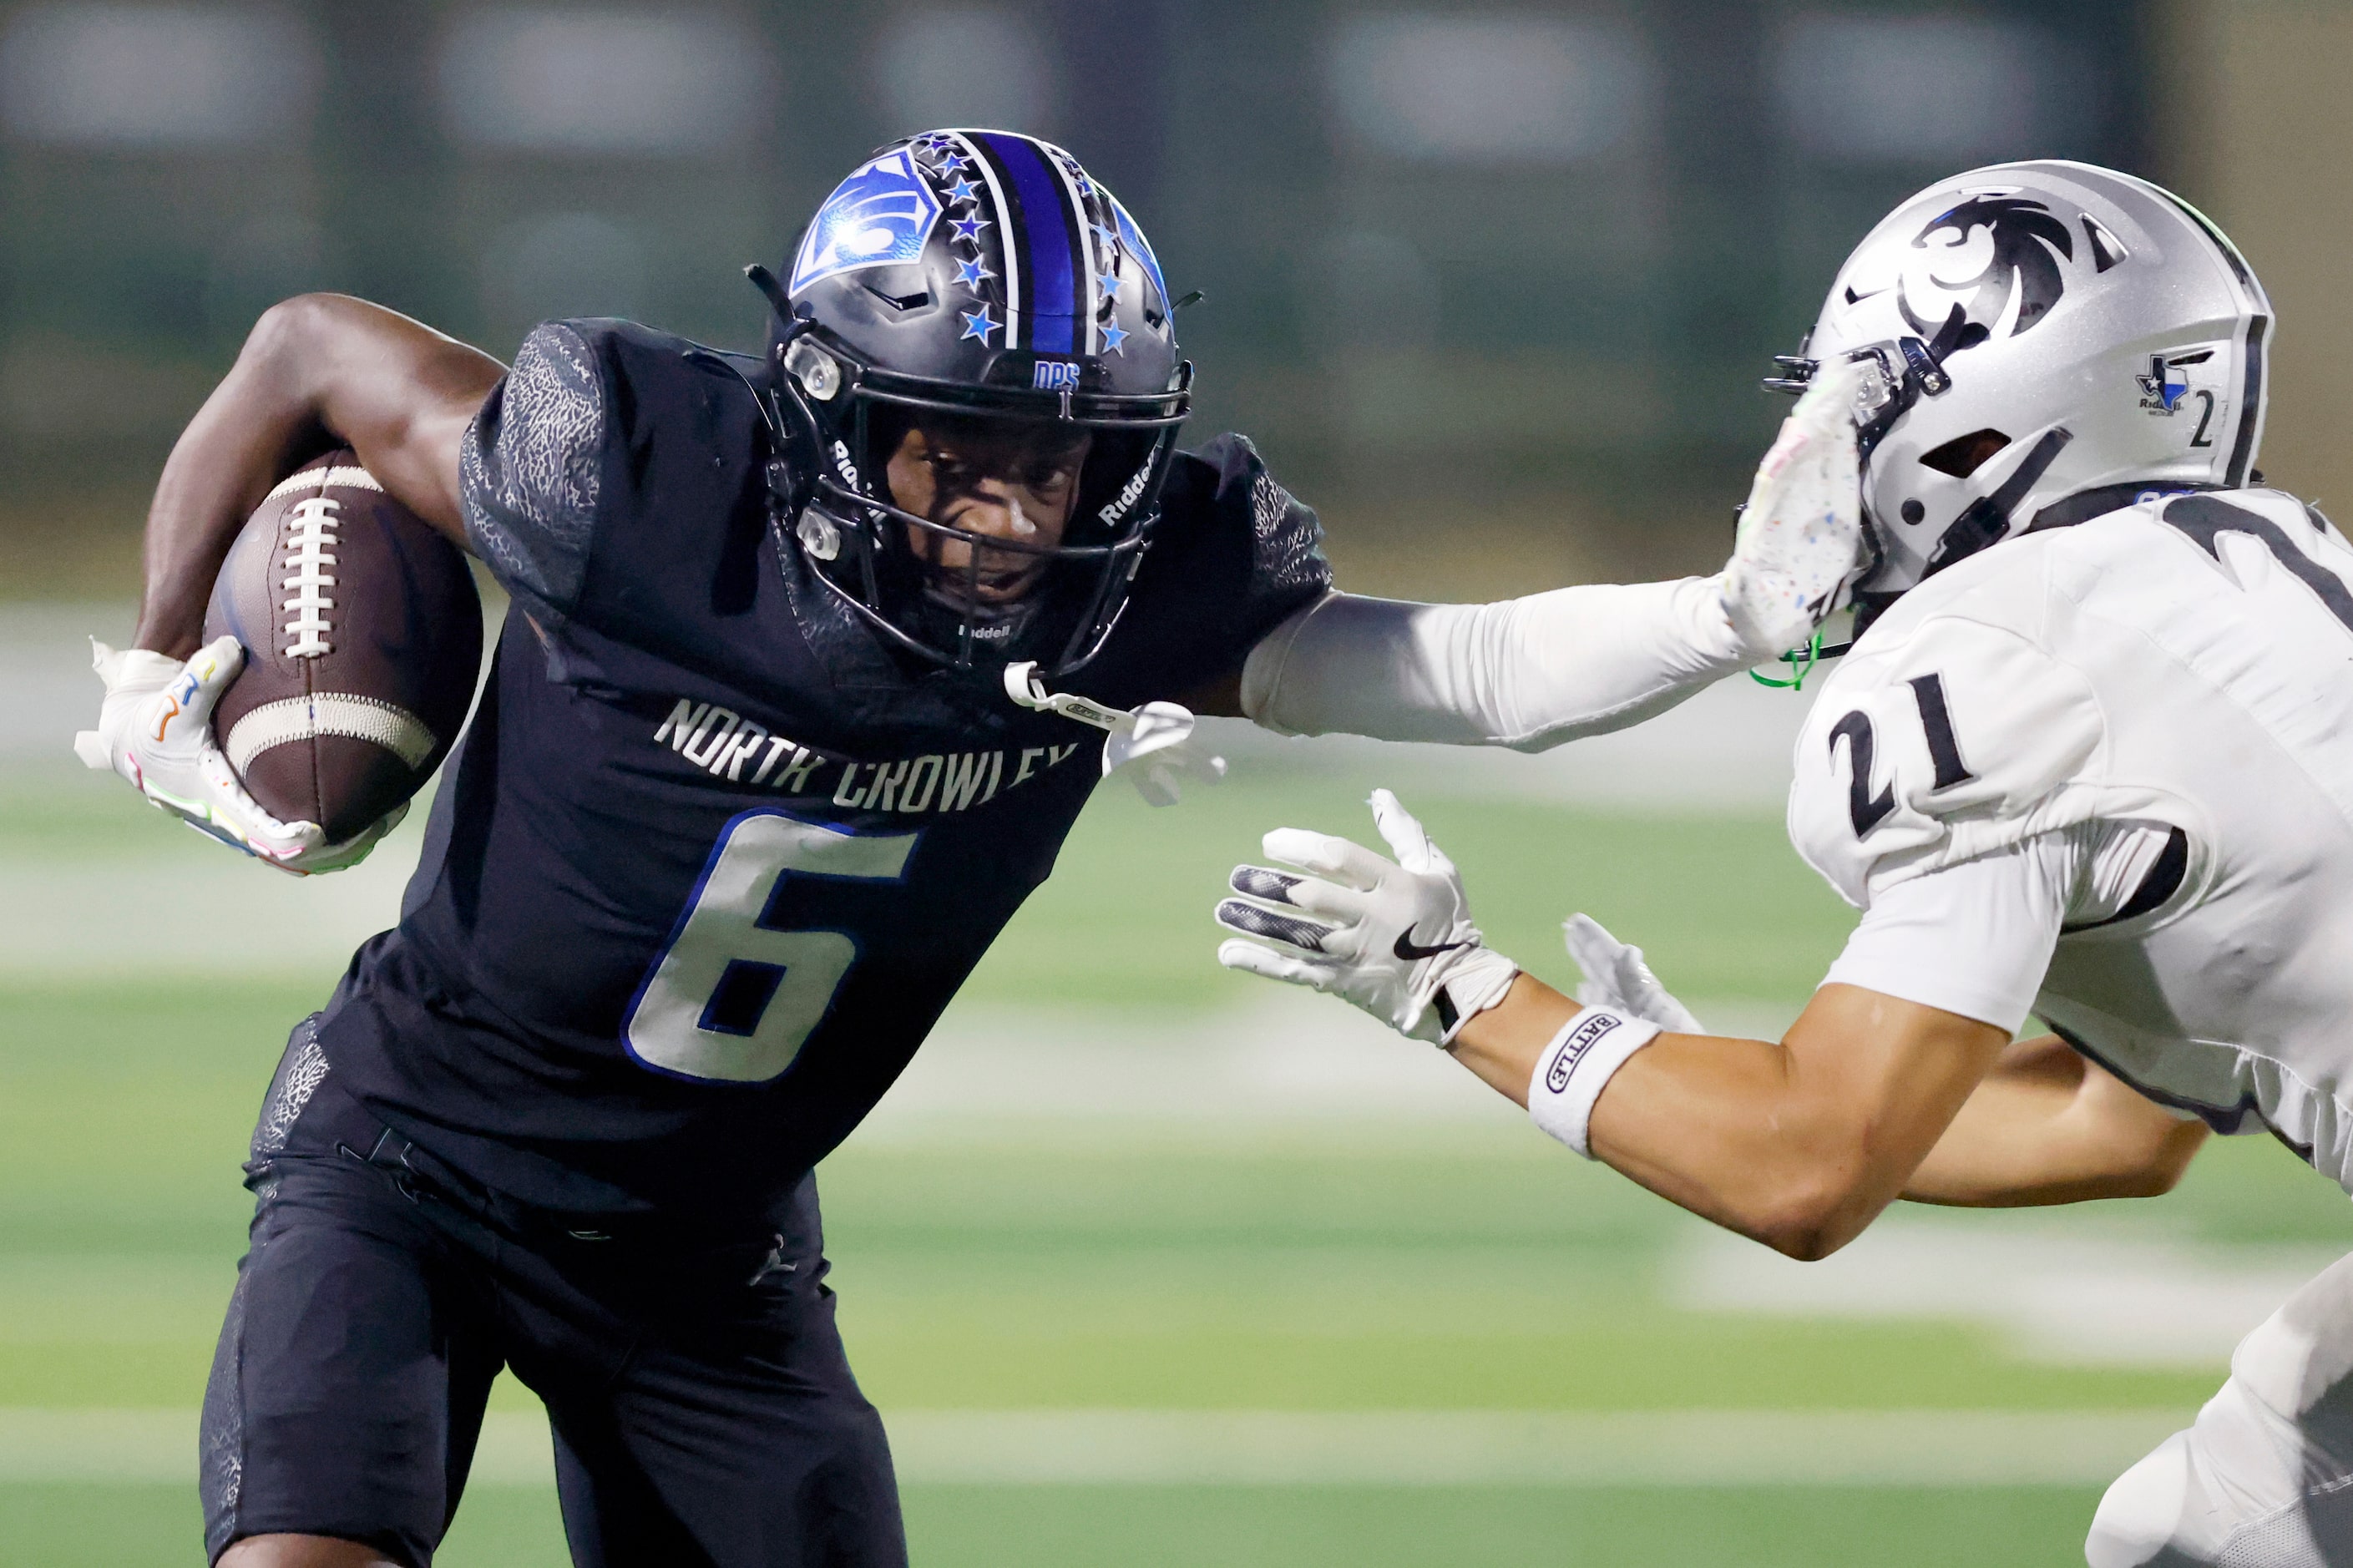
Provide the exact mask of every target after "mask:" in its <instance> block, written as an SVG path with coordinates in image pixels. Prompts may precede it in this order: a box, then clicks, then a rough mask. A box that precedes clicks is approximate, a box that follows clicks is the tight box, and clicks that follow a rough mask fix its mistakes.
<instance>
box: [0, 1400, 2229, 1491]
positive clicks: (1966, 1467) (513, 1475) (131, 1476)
mask: <svg viewBox="0 0 2353 1568" xmlns="http://www.w3.org/2000/svg"><path fill="white" fill-rule="evenodd" d="M2189 1415H2190V1412H2189V1411H2187V1410H2182V1411H2178V1412H2175V1411H2146V1410H2054V1411H2032V1412H2003V1411H1984V1410H1964V1411H1943V1410H1894V1411H1852V1410H1824V1411H1782V1410H1736V1411H1708V1410H1675V1411H1642V1412H1609V1413H1600V1414H1567V1413H1559V1412H1516V1411H1485V1410H1481V1411H1471V1410H1458V1411H1380V1412H1365V1413H1361V1414H1325V1413H1307V1412H1292V1411H1176V1410H972V1411H941V1410H932V1411H919V1410H909V1411H901V1412H898V1413H896V1414H888V1415H886V1419H887V1422H888V1425H889V1426H890V1430H891V1444H892V1455H893V1458H894V1459H895V1461H896V1464H897V1467H898V1472H899V1477H900V1479H902V1481H905V1482H907V1483H909V1484H911V1485H916V1486H922V1485H925V1484H933V1485H942V1484H964V1485H986V1486H1021V1485H1071V1484H1122V1483H1124V1484H1134V1485H1171V1486H1384V1487H1394V1486H1479V1485H1514V1486H1765V1485H1772V1486H2038V1485H2049V1486H2092V1485H2098V1484H2100V1483H2103V1482H2105V1481H2106V1480H2108V1479H2111V1478H2113V1477H2114V1476H2115V1475H2116V1473H2117V1472H2118V1471H2120V1470H2122V1469H2124V1468H2126V1466H2128V1465H2130V1464H2131V1463H2132V1462H2133V1461H2134V1460H2136V1459H2137V1458H2140V1456H2141V1455H2143V1454H2145V1453H2147V1451H2148V1450H2149V1449H2150V1448H2151V1447H2155V1446H2156V1445H2157V1444H2158V1442H2159V1441H2160V1440H2162V1439H2163V1438H2164V1437H2165V1436H2167V1435H2168V1433H2170V1432H2171V1431H2173V1430H2174V1429H2175V1428H2176V1427H2177V1426H2180V1425H2182V1424H2184V1423H2185V1422H2186V1421H2187V1420H2188V1419H2189ZM195 1433H196V1416H195V1412H193V1411H178V1410H40V1409H23V1408H18V1409H7V1408H0V1483H7V1482H24V1481H114V1482H121V1481H152V1482H193V1480H194V1478H195ZM473 1480H474V1483H475V1484H477V1485H483V1486H551V1485H553V1484H554V1481H553V1471H552V1469H551V1467H550V1461H549V1458H548V1436H547V1428H546V1425H545V1423H544V1421H543V1419H542V1418H541V1417H540V1416H539V1415H535V1414H532V1415H525V1414H519V1413H514V1412H498V1413H494V1414H492V1415H491V1416H490V1418H489V1420H488V1422H487V1423H486V1425H485V1427H484V1430H483V1434H482V1442H481V1447H480V1450H479V1451H478V1453H477V1456H476V1458H475V1463H474V1473H473Z"/></svg>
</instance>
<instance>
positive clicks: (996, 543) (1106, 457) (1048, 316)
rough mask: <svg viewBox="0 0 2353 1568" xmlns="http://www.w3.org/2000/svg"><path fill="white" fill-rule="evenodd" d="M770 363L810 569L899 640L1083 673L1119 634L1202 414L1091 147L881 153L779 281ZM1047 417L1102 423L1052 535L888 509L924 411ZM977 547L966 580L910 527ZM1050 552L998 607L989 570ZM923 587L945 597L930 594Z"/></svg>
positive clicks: (974, 658)
mask: <svg viewBox="0 0 2353 1568" xmlns="http://www.w3.org/2000/svg"><path fill="white" fill-rule="evenodd" d="M749 270H750V271H751V274H752V276H753V279H754V281H755V282H757V283H758V284H759V285H760V286H761V288H762V289H764V290H765V292H766V293H767V294H768V296H769V299H770V300H771V302H772V303H773V304H774V305H775V307H776V321H775V325H774V330H773V331H772V332H771V335H770V340H769V344H768V354H767V359H768V366H767V368H768V372H769V375H770V377H771V384H772V385H773V387H774V389H775V393H774V395H775V400H776V412H777V415H778V416H779V422H780V425H781V426H782V427H783V430H784V433H785V435H786V441H787V445H788V447H802V448H804V449H803V450H800V451H797V452H794V451H788V454H787V457H788V458H789V459H791V460H787V461H785V462H780V463H778V464H776V465H774V466H772V469H771V488H772V489H775V490H776V491H778V493H779V494H780V498H781V500H782V502H783V505H782V508H781V510H782V511H783V514H784V515H783V521H784V522H785V524H786V530H787V531H788V532H789V534H790V535H791V537H792V539H793V540H794V542H795V544H796V545H797V548H798V549H799V550H800V552H801V554H802V556H803V557H804V558H805V559H806V560H807V562H808V563H809V565H810V567H811V568H812V571H813V573H814V574H815V575H816V576H817V577H818V580H820V581H821V582H823V583H824V584H827V586H828V587H829V588H831V589H832V590H833V592H834V593H836V594H837V595H839V596H840V597H841V598H842V599H843V600H845V601H846V602H847V603H848V604H849V606H850V607H851V608H852V609H853V610H855V611H856V612H857V613H858V615H860V616H861V617H863V618H864V619H865V620H866V621H867V622H868V623H869V624H871V626H874V627H875V628H876V629H877V630H879V631H880V632H881V633H882V634H883V635H884V636H885V637H888V638H889V639H890V640H891V641H892V643H894V644H895V645H897V646H898V647H901V648H903V649H905V650H907V651H908V652H910V653H913V654H915V655H917V656H920V657H921V658H924V659H927V660H930V661H933V662H934V663H937V664H942V665H948V666H953V667H957V668H975V667H978V666H995V665H1000V664H1003V663H1005V662H1008V661H1010V660H1013V659H1035V660H1037V661H1038V662H1039V667H1040V670H1041V673H1043V674H1046V675H1048V676H1055V675H1061V674H1067V673H1069V672H1070V671H1072V670H1074V669H1077V668H1079V667H1081V666H1082V665H1084V664H1085V663H1087V662H1088V661H1089V660H1090V659H1092V658H1093V657H1094V656H1095V654H1096V653H1097V652H1099V651H1100V650H1101V649H1102V647H1103V643H1104V641H1105V640H1106V639H1107V638H1108V637H1110V635H1111V630H1112V627H1113V625H1114V624H1115V623H1116V622H1117V620H1118V618H1119V614H1120V611H1121V609H1122V607H1123V606H1124V605H1125V603H1126V599H1127V593H1128V588H1129V585H1130V584H1132V583H1133V582H1134V577H1135V574H1136V571H1137V568H1138V567H1139V566H1141V565H1142V563H1143V558H1144V552H1145V548H1146V547H1147V546H1148V545H1149V543H1150V542H1151V536H1152V530H1153V526H1154V524H1155V522H1156V521H1158V518H1159V499H1160V489H1161V485H1162V483H1163V481H1164V480H1165V479H1166V476H1167V472H1168V465H1169V460H1170V458H1171V456H1172V455H1173V453H1174V451H1175V448H1176V429H1177V426H1179V425H1181V424H1182V423H1183V422H1184V419H1185V416H1186V414H1187V409H1188V407H1189V405H1190V398H1189V394H1188V389H1189V386H1190V384H1191V381H1192V366H1191V364H1190V363H1187V362H1185V361H1183V360H1181V359H1180V358H1178V356H1177V352H1176V331H1175V328H1174V326H1173V324H1172V322H1171V321H1170V312H1171V306H1170V304H1169V300H1168V294H1167V288H1166V284H1165V283H1164V282H1163V281H1162V279H1161V274H1160V264H1159V262H1158V260H1157V259H1156V258H1155V257H1154V255H1153V253H1152V247H1151V245H1150V244H1149V243H1148V242H1147V241H1146V240H1145V237H1144V233H1143V231H1142V230H1141V229H1139V228H1138V227H1137V226H1136V225H1135V220H1134V219H1133V218H1132V217H1130V216H1128V213H1127V209H1126V208H1125V207H1123V206H1122V205H1120V204H1119V202H1118V200H1117V199H1116V198H1115V197H1113V195H1112V194H1111V193H1110V192H1109V191H1107V190H1105V189H1104V188H1103V186H1102V185H1100V184H1096V183H1095V181H1093V180H1092V179H1091V178H1090V177H1089V176H1088V174H1087V172H1086V171H1085V170H1084V169H1082V168H1081V167H1080V166H1079V163H1078V160H1077V159H1075V158H1073V157H1071V155H1070V154H1069V153H1065V152H1064V151H1062V149H1060V147H1057V146H1054V145H1053V144H1052V143H1050V142H1041V141H1039V140H1038V139H1037V138H1035V137H1031V136H1024V135H1020V134H1018V133H1016V132H1007V131H936V132H930V133H928V134H925V135H922V136H914V137H910V138H908V139H907V140H905V141H902V142H892V144H891V145H889V146H887V147H885V148H883V149H881V151H880V152H878V153H875V154H874V155H873V156H872V157H871V158H869V159H868V160H867V161H866V162H865V163H862V164H860V166H859V167H858V168H857V169H856V170H854V171H852V172H851V174H850V175H849V178H848V179H846V180H844V181H842V182H841V184H839V186H837V187H836V188H835V190H834V192H833V194H832V195H830V196H828V197H827V198H826V200H825V204H824V205H822V206H820V207H819V208H818V212H817V216H815V217H814V218H812V219H810V221H809V225H808V227H807V229H805V230H804V231H803V232H802V234H801V237H800V243H799V246H798V247H797V250H796V252H795V254H794V258H793V264H792V268H791V272H790V275H789V277H788V278H787V279H785V280H784V281H783V282H782V283H779V282H778V280H777V279H776V278H775V276H774V275H773V274H770V273H768V272H767V271H766V269H765V268H750V269H749ZM926 413H932V414H946V415H953V416H966V417H973V416H978V417H983V418H1001V419H1009V420H1031V421H1051V422H1058V423H1060V424H1063V425H1065V426H1072V425H1074V426H1082V427H1084V428H1085V429H1086V430H1087V431H1088V432H1089V433H1090V434H1091V436H1092V445H1091V446H1090V448H1089V452H1088V456H1087V458H1086V460H1085V463H1084V466H1083V467H1082V469H1081V471H1080V475H1079V481H1078V493H1077V497H1076V500H1075V503H1074V505H1073V507H1072V510H1071V518H1070V521H1069V524H1068V526H1067V528H1066V529H1065V531H1064V533H1063V536H1062V538H1061V541H1060V543H1058V544H1054V545H1042V544H1035V543H1029V542H1022V541H1018V540H1012V539H1005V538H999V537H995V536H984V535H981V534H976V533H973V532H971V531H966V530H963V529H959V528H955V527H954V526H952V525H950V524H946V523H942V522H935V521H932V520H931V519H929V518H925V517H920V516H917V515H916V514H914V513H913V512H912V511H909V510H905V509H904V508H902V507H901V506H899V505H898V504H897V503H896V502H895V501H894V500H893V499H892V495H891V492H890V488H889V483H888V479H887V476H886V472H885V469H886V465H887V463H888V460H889V458H890V456H891V453H892V450H893V449H895V447H896V446H897V444H898V441H899V439H900V437H901V436H902V435H903V433H904V432H905V431H906V429H907V428H908V426H909V425H910V424H911V422H913V420H915V419H918V418H921V417H922V416H923V415H924V414H926ZM926 534H928V535H931V536H933V537H934V538H935V539H940V540H943V541H949V540H954V541H962V542H965V544H966V545H967V546H969V547H970V548H968V549H967V550H966V551H965V552H964V553H965V556H966V559H967V561H968V563H969V564H968V566H967V567H966V568H965V583H964V584H962V586H963V589H964V591H963V592H962V593H960V594H958V593H943V592H939V591H936V590H937V589H938V587H939V586H940V584H939V583H938V581H937V575H938V572H939V570H940V569H939V568H937V567H934V566H931V565H928V564H926V563H925V561H924V559H923V556H922V554H920V553H919V552H917V551H916V550H915V548H914V547H913V544H912V543H911V540H912V539H914V538H918V537H921V536H923V535H926ZM991 552H994V553H996V555H997V558H998V559H999V560H1002V559H1004V558H1005V557H1007V556H1009V555H1030V556H1040V557H1045V558H1047V559H1046V562H1045V565H1046V570H1045V571H1044V572H1043V573H1042V574H1040V577H1039V584H1038V586H1037V587H1036V588H1034V589H1033V590H1032V591H1030V592H1029V593H1028V594H1027V595H1023V596H1022V597H1020V598H1019V599H1018V601H1016V602H1014V603H1012V604H1008V605H988V604H986V603H984V602H983V599H984V596H983V595H981V594H980V593H979V592H978V591H977V585H978V575H979V574H980V571H981V565H980V563H981V561H982V559H983V557H984V555H985V554H988V553H991ZM927 590H930V591H927Z"/></svg>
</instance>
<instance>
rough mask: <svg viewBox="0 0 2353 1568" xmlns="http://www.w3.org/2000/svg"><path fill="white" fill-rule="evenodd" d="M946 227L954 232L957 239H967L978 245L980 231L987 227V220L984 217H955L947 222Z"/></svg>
mask: <svg viewBox="0 0 2353 1568" xmlns="http://www.w3.org/2000/svg"><path fill="white" fill-rule="evenodd" d="M948 226H949V227H950V228H953V229H955V237H957V238H958V239H968V240H970V241H972V242H973V243H974V244H975V245H978V244H979V243H980V231H981V230H982V229H984V228H987V226H988V220H987V218H985V217H955V218H950V219H949V220H948Z"/></svg>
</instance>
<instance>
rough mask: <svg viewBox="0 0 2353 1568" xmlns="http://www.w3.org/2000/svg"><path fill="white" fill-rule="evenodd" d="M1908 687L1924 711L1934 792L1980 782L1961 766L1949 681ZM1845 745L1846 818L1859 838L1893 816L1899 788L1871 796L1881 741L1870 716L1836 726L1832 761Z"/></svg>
mask: <svg viewBox="0 0 2353 1568" xmlns="http://www.w3.org/2000/svg"><path fill="white" fill-rule="evenodd" d="M1905 684H1906V685H1907V686H1909V687H1911V688H1912V700H1913V702H1914V704H1915V706H1917V707H1918V709H1919V710H1920V729H1921V731H1922V732H1923V733H1924V734H1925V735H1926V737H1927V742H1928V761H1929V763H1931V764H1932V765H1933V766H1934V767H1935V769H1936V782H1935V784H1934V787H1935V788H1936V789H1950V788H1952V787H1953V786H1954V785H1955V784H1967V783H1968V782H1969V780H1971V779H1973V778H1975V777H1977V774H1975V773H1971V772H1969V769H1968V763H1964V762H1962V761H1961V747H1960V742H1958V741H1957V740H1955V739H1954V738H1953V714H1952V710H1951V709H1949V708H1948V707H1947V706H1946V703H1945V678H1944V677H1943V676H1941V675H1936V674H1929V675H1915V676H1914V677H1913V678H1912V679H1910V680H1908V681H1906V682H1905ZM1841 741H1844V742H1846V744H1847V763H1848V767H1849V773H1848V777H1847V788H1846V809H1847V816H1848V818H1849V819H1850V820H1851V821H1852V822H1853V824H1854V836H1855V837H1857V838H1860V837H1862V836H1863V835H1864V834H1866V833H1869V832H1870V831H1871V830H1872V829H1873V828H1874V827H1876V826H1879V825H1880V824H1881V823H1883V822H1884V821H1886V820H1887V818H1888V816H1889V814H1890V813H1892V812H1894V809H1895V783H1894V780H1893V779H1890V780H1889V781H1888V782H1887V783H1886V784H1883V785H1882V786H1881V787H1880V789H1879V792H1878V793H1877V794H1875V795H1874V794H1873V793H1872V788H1871V774H1872V770H1873V764H1875V763H1877V761H1878V758H1879V737H1878V735H1877V734H1876V733H1875V732H1874V731H1873V729H1872V727H1871V715H1870V714H1868V713H1865V712H1864V711H1863V710H1862V709H1860V708H1858V709H1856V710H1854V711H1853V712H1852V713H1850V714H1848V715H1847V716H1846V717H1845V718H1843V719H1841V720H1840V721H1838V722H1837V723H1836V724H1833V725H1831V755H1832V756H1836V755H1837V754H1838V747H1839V742H1841Z"/></svg>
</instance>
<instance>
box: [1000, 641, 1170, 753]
mask: <svg viewBox="0 0 2353 1568" xmlns="http://www.w3.org/2000/svg"><path fill="white" fill-rule="evenodd" d="M1005 695H1006V696H1008V697H1010V698H1011V699H1013V700H1014V701H1015V702H1016V703H1018V705H1020V706H1021V707H1024V708H1027V709H1029V710H1030V711H1031V712H1033V713H1060V715H1061V716H1062V717H1063V718H1065V719H1075V720H1077V721H1079V722H1080V723H1082V724H1092V725H1093V726H1094V727H1095V728H1096V729H1098V730H1106V731H1110V732H1111V733H1113V734H1114V735H1129V734H1134V732H1135V721H1136V714H1135V712H1134V711H1131V710H1128V709H1125V708H1106V707H1104V706H1103V704H1102V703H1100V702H1092V701H1089V700H1087V699H1086V698H1083V697H1082V696H1080V695H1079V694H1078V693H1077V692H1075V691H1049V690H1047V689H1046V678H1045V677H1044V676H1042V675H1039V673H1038V661H1037V660H1036V659H1034V658H1026V659H1023V660H1021V661H1020V662H1019V663H1018V664H1008V665H1007V666H1006V667H1005ZM1151 706H1153V707H1155V708H1175V707H1176V704H1175V703H1173V702H1155V703H1153V704H1151ZM1178 711H1179V712H1183V711H1184V710H1182V709H1178ZM1185 717H1186V719H1187V721H1190V720H1191V718H1192V717H1193V716H1192V715H1191V714H1190V713H1186V714H1185Z"/></svg>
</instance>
